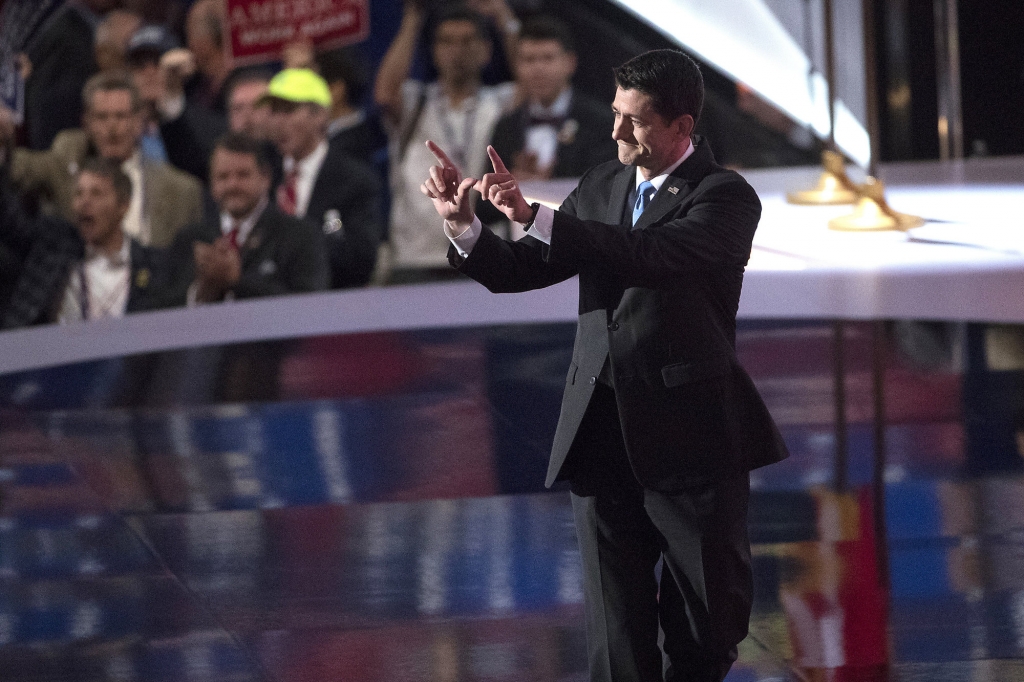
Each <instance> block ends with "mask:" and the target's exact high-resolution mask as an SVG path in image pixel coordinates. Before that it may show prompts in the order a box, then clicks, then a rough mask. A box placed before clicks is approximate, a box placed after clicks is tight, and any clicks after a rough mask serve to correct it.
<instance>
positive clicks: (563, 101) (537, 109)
mask: <svg viewBox="0 0 1024 682" xmlns="http://www.w3.org/2000/svg"><path fill="white" fill-rule="evenodd" d="M571 103H572V88H566V89H565V90H562V93H561V94H560V95H558V97H556V98H555V101H554V102H552V103H551V106H549V107H546V106H544V105H543V104H541V103H540V102H530V108H529V113H530V115H531V116H551V117H553V118H554V117H559V116H568V115H569V105H570V104H571Z"/></svg>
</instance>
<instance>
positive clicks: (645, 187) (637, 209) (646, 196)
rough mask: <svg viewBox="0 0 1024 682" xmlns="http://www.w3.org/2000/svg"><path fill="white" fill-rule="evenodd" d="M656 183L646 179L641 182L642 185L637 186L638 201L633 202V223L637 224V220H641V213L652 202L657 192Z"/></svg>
mask: <svg viewBox="0 0 1024 682" xmlns="http://www.w3.org/2000/svg"><path fill="white" fill-rule="evenodd" d="M657 191H658V190H656V189H655V188H654V185H652V184H651V183H650V181H649V180H644V181H643V182H641V183H640V186H639V187H637V188H636V203H635V204H633V224H634V225H636V221H638V220H640V214H642V213H643V212H644V209H645V208H647V205H648V204H650V203H651V197H653V196H654V193H655V192H657Z"/></svg>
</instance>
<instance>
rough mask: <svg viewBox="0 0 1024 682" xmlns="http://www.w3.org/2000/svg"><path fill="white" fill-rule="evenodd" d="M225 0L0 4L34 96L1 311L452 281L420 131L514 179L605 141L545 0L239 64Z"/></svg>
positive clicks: (2, 220) (463, 163)
mask: <svg viewBox="0 0 1024 682" xmlns="http://www.w3.org/2000/svg"><path fill="white" fill-rule="evenodd" d="M223 13H224V3H223V2H222V1H221V0H192V1H188V0H180V1H169V2H159V3H157V2H146V1H145V0H141V1H136V2H131V1H128V0H123V1H119V0H65V1H64V2H60V1H59V0H44V1H42V2H40V1H39V0H31V1H29V0H6V2H5V3H4V4H3V7H2V10H0V43H2V45H3V46H4V47H3V49H2V50H0V60H4V59H6V60H7V61H6V62H4V63H6V64H8V65H10V66H11V68H12V69H16V71H17V76H18V77H20V78H21V79H22V80H23V83H24V98H23V105H22V106H20V107H18V109H19V110H17V111H16V110H12V109H11V108H8V107H7V106H3V105H0V157H2V158H0V327H2V328H14V327H21V326H26V325H32V324H40V323H49V322H61V323H70V322H74V321H79V320H87V319H98V318H104V317H119V316H121V315H124V314H126V313H130V312H135V311H141V310H151V309H156V308H166V307H173V306H195V305H208V304H213V303H216V302H221V301H228V300H232V299H241V298H250V297H258V296H272V295H280V294H288V293H300V292H309V291H316V290H323V289H342V288H349V287H361V286H367V285H383V284H409V283H416V282H429V281H439V280H446V279H451V278H454V277H458V276H459V275H458V273H457V272H456V271H454V270H453V269H451V268H450V267H449V266H448V263H447V252H448V247H449V243H448V241H447V239H446V238H445V236H444V233H443V231H442V230H441V227H440V225H439V222H438V218H437V215H436V213H435V212H434V210H433V207H432V206H431V204H430V202H429V201H428V200H427V199H426V198H425V197H423V196H422V195H421V194H420V192H419V186H420V184H421V183H422V181H423V179H424V177H425V172H426V169H427V168H428V167H429V166H430V165H431V164H432V163H433V157H432V155H431V154H430V152H429V151H428V150H427V148H426V145H425V142H426V140H428V139H432V140H434V141H436V142H437V143H438V144H440V145H441V147H443V148H444V149H445V150H447V152H448V154H449V156H451V158H452V159H453V160H454V161H455V162H456V163H457V164H458V165H459V166H460V167H461V170H462V172H463V174H465V175H468V176H473V177H479V176H480V175H481V174H483V173H485V172H488V171H489V170H490V165H489V162H488V159H487V153H486V148H487V145H489V144H491V145H493V146H494V147H495V148H496V149H497V151H498V152H499V154H500V155H501V156H502V158H504V159H505V160H506V163H507V164H508V165H509V167H510V168H511V169H512V171H513V173H515V174H516V176H517V177H518V178H519V179H521V180H528V179H546V178H555V177H578V176H579V175H581V174H582V173H583V172H584V171H586V169H588V168H589V167H591V166H593V165H595V164H597V163H600V162H602V161H606V160H609V159H612V158H615V155H616V146H615V143H614V141H612V140H611V138H610V131H611V126H612V119H611V112H610V109H609V107H608V104H607V103H603V102H598V101H594V100H593V99H591V98H589V97H588V96H586V95H585V94H583V93H581V92H578V91H576V90H574V89H573V87H572V78H573V75H574V73H575V70H576V66H577V59H576V51H575V47H574V42H573V35H572V32H571V31H570V30H569V29H568V28H567V27H566V26H565V25H564V24H562V23H561V22H559V21H558V20H557V19H554V18H551V17H546V16H543V15H531V16H523V17H520V16H517V15H516V14H515V13H514V12H513V11H512V9H511V8H510V7H509V5H508V4H507V3H506V2H505V0H468V1H467V2H465V3H460V2H448V3H426V2H424V1H423V0H407V2H406V3H405V4H404V6H403V14H402V19H401V23H400V27H399V29H398V32H397V34H396V35H395V37H394V39H393V41H392V42H391V44H390V46H389V47H388V49H387V52H386V53H385V55H384V57H383V59H382V60H381V62H380V64H379V66H378V67H377V69H376V73H375V74H371V73H370V69H369V68H367V65H366V63H365V61H364V60H362V59H361V58H360V56H359V53H358V52H357V51H355V50H354V49H352V48H342V49H333V50H329V51H321V50H318V49H317V47H316V46H314V45H313V44H310V43H305V42H303V43H295V44H291V45H288V46H286V47H285V49H284V50H283V52H282V54H280V55H278V56H277V59H276V60H275V61H273V62H269V63H266V64H261V65H257V66H251V65H249V66H244V67H237V68H236V67H234V66H233V64H232V62H231V58H230V56H229V54H228V52H227V51H226V50H225V46H224V45H223V40H224V37H223V36H224V35H225V32H224V23H225V20H226V18H225V16H224V14H223ZM421 53H422V54H426V55H427V56H428V61H429V63H428V64H427V65H426V68H425V69H423V68H416V67H417V66H418V65H417V64H416V62H417V55H418V54H421ZM419 66H422V65H419ZM419 71H425V72H426V73H428V74H430V76H429V77H428V78H426V79H416V78H414V77H413V74H414V73H417V72H419ZM488 209H490V210H488ZM477 210H478V213H479V215H480V216H481V219H482V220H484V222H486V223H489V224H492V225H494V227H495V229H499V230H510V229H513V228H511V226H508V225H507V224H502V222H501V216H500V214H498V213H497V211H495V210H494V209H493V207H489V205H487V204H486V202H483V201H480V202H478V206H477Z"/></svg>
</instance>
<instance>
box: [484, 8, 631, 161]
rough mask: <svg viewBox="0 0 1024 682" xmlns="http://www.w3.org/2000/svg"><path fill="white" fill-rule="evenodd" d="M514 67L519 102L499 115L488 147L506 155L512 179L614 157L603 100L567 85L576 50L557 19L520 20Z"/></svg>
mask: <svg viewBox="0 0 1024 682" xmlns="http://www.w3.org/2000/svg"><path fill="white" fill-rule="evenodd" d="M515 67H516V82H517V83H518V84H519V87H520V89H521V91H522V92H523V94H524V95H525V101H524V102H523V103H522V104H521V105H520V106H519V107H518V108H516V109H515V110H513V111H511V112H509V113H507V114H505V115H504V116H502V117H501V119H500V120H499V121H498V123H497V125H496V126H495V128H494V133H493V135H492V136H491V146H493V147H494V149H495V150H497V152H498V155H499V156H501V158H503V159H511V161H512V166H511V170H512V174H513V175H515V176H516V178H517V179H518V180H520V181H522V180H533V179H544V180H546V179H548V178H578V177H580V176H581V175H583V173H584V172H586V171H587V170H588V169H589V168H591V167H593V166H596V165H597V164H599V163H604V162H605V161H611V160H612V159H614V158H615V141H614V140H612V139H611V138H610V137H608V131H609V130H611V127H612V115H611V112H610V111H609V109H608V105H607V104H604V103H602V102H598V101H597V100H595V99H593V98H591V97H588V96H587V95H585V94H583V93H581V92H577V91H575V90H573V88H572V76H573V74H574V73H576V51H575V47H574V44H573V39H572V34H571V33H570V32H569V30H568V29H567V28H566V27H565V26H564V25H562V23H561V22H559V21H558V20H557V19H553V18H548V17H535V18H533V19H530V20H528V21H526V22H525V23H524V24H523V28H522V31H521V32H520V34H519V47H518V49H517V50H516V58H515Z"/></svg>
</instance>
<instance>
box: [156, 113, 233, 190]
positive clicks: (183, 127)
mask: <svg viewBox="0 0 1024 682" xmlns="http://www.w3.org/2000/svg"><path fill="white" fill-rule="evenodd" d="M227 130H228V123H227V120H226V119H225V118H224V117H223V116H221V115H220V114H217V113H216V112H213V111H209V110H207V109H204V108H202V107H200V106H198V105H196V104H193V103H192V102H188V101H186V102H185V110H184V111H183V112H182V113H181V116H179V117H178V118H176V119H174V120H173V121H165V122H163V123H161V124H160V137H161V138H162V139H163V141H164V148H165V149H166V150H167V160H168V161H170V162H171V164H172V165H174V166H176V167H178V168H180V169H181V170H183V171H185V172H187V173H191V174H192V175H194V176H196V177H197V178H199V180H201V181H202V182H203V184H204V185H205V184H206V183H208V182H209V180H210V155H211V154H212V153H213V145H214V143H215V142H216V141H217V138H218V137H220V136H221V135H223V134H224V133H226V132H227Z"/></svg>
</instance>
